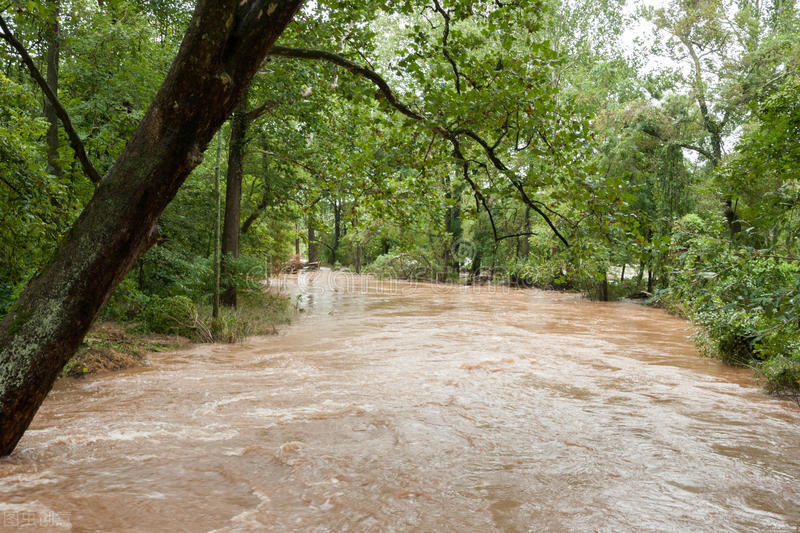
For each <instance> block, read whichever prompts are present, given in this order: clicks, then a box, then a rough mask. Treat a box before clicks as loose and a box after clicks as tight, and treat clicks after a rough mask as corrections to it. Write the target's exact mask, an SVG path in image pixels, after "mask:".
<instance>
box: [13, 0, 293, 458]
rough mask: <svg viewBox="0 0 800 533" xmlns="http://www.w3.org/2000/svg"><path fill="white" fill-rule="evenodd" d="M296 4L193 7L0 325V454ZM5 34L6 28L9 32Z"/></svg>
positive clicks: (144, 243) (153, 237) (151, 236)
mask: <svg viewBox="0 0 800 533" xmlns="http://www.w3.org/2000/svg"><path fill="white" fill-rule="evenodd" d="M301 4H302V0H272V1H266V0H245V1H239V0H236V1H233V0H218V1H214V2H212V1H210V0H200V1H199V2H198V4H197V6H196V8H195V11H194V14H193V16H192V20H191V22H190V24H189V27H188V29H187V31H186V34H185V36H184V39H183V43H182V45H181V48H180V50H179V52H178V55H177V57H176V58H175V60H174V62H173V64H172V67H171V68H170V71H169V74H168V75H167V77H166V79H165V80H164V83H163V84H162V86H161V88H160V89H159V91H158V93H157V94H156V96H155V97H154V99H153V101H152V103H151V105H150V107H149V109H148V111H147V113H146V114H145V116H144V118H143V119H142V121H141V123H140V124H139V126H138V127H137V128H136V131H135V132H134V134H133V136H132V137H131V139H130V140H129V142H128V144H127V145H126V147H125V149H124V151H123V152H122V154H121V155H120V156H119V158H118V159H117V161H116V162H115V163H114V165H113V167H112V168H111V169H110V170H109V171H108V173H107V174H106V175H105V176H104V177H103V179H102V180H101V181H100V183H99V184H98V187H97V189H96V191H95V193H94V196H93V197H92V200H91V201H90V203H89V204H88V205H87V206H86V208H85V209H84V211H83V212H82V213H81V215H80V217H79V218H78V220H77V221H76V222H75V223H74V225H73V226H72V228H71V229H70V231H69V233H68V234H67V235H66V236H65V238H64V239H63V240H62V242H61V243H60V245H59V247H58V249H57V251H56V253H55V254H54V256H53V258H52V260H51V262H50V263H49V265H47V266H46V267H45V268H43V269H42V271H41V272H40V273H39V275H38V276H36V277H35V278H34V279H33V280H32V281H31V282H30V283H29V284H28V286H27V287H26V289H25V290H24V291H23V292H22V294H21V295H20V298H19V299H18V300H17V302H16V303H15V304H14V306H13V307H12V308H11V310H10V311H9V313H8V314H7V315H6V316H5V318H4V319H3V321H2V322H0V346H2V348H0V455H7V454H9V453H11V451H12V450H13V449H14V448H15V447H16V445H17V443H18V442H19V439H20V438H21V437H22V434H23V433H24V432H25V430H26V429H27V427H28V425H29V424H30V422H31V420H32V419H33V416H34V415H35V413H36V411H37V410H38V408H39V406H40V405H41V403H42V401H43V400H44V398H45V396H46V395H47V393H48V392H49V390H50V388H51V387H52V385H53V382H54V381H55V379H56V377H57V376H58V373H59V372H60V370H61V368H62V367H63V366H64V364H66V362H67V361H68V360H69V358H70V357H71V356H72V354H73V353H74V352H75V350H76V349H77V347H78V346H79V344H80V342H81V340H82V339H83V337H84V335H85V334H86V331H87V330H88V328H89V326H90V325H91V323H92V321H93V320H94V318H95V317H96V316H97V313H98V312H99V310H100V309H101V307H102V306H103V304H104V303H105V302H106V301H107V299H108V297H109V295H110V293H111V291H112V290H113V289H114V288H115V287H116V286H117V285H118V284H119V282H120V281H121V280H122V278H123V276H124V275H125V274H126V273H127V272H128V270H130V268H131V267H132V266H133V264H134V263H135V261H136V260H137V259H138V258H139V257H141V255H142V254H143V253H144V252H145V251H146V250H147V249H148V248H149V247H151V246H152V245H153V244H154V243H155V242H156V241H157V240H158V238H159V233H158V229H157V226H156V222H157V220H158V217H159V215H160V214H161V212H162V211H163V210H164V208H165V207H166V205H167V204H168V203H169V201H170V200H171V199H172V198H173V196H174V195H175V193H176V192H177V190H178V188H179V187H180V185H181V183H183V181H184V180H185V179H186V177H187V176H188V175H189V173H190V172H191V171H192V169H193V168H195V167H196V166H197V165H198V164H199V163H200V161H201V160H202V157H203V152H204V150H205V148H206V146H207V145H208V143H209V141H210V140H211V138H212V137H213V135H214V133H215V132H216V131H217V129H219V127H220V126H221V125H222V123H223V122H224V121H225V120H226V119H227V117H228V116H229V115H230V114H231V112H232V111H233V110H234V109H235V107H236V106H237V105H238V103H239V101H240V100H241V98H242V97H243V95H244V93H245V90H246V89H247V86H248V85H249V83H250V81H251V79H252V78H253V76H254V75H255V73H256V71H257V70H258V69H259V68H260V67H261V64H262V62H263V59H264V57H265V56H266V54H267V51H268V50H269V48H270V47H271V46H272V45H273V43H274V42H275V40H276V39H277V38H278V37H279V36H280V35H281V33H282V32H283V30H284V29H285V27H286V26H287V24H288V23H289V22H290V21H291V20H292V19H293V17H294V15H295V13H296V11H297V10H298V9H299V7H300V5H301ZM4 31H5V28H4Z"/></svg>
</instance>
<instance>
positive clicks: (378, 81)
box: [269, 46, 569, 247]
mask: <svg viewBox="0 0 800 533" xmlns="http://www.w3.org/2000/svg"><path fill="white" fill-rule="evenodd" d="M269 54H270V55H273V56H280V57H288V58H294V59H306V60H317V61H327V62H329V63H333V64H334V65H338V66H340V67H342V68H345V69H347V70H349V71H350V72H352V73H353V74H357V75H359V76H361V77H363V78H366V79H368V80H370V81H371V82H372V83H374V84H375V86H377V87H378V89H379V90H380V92H381V94H383V96H384V97H385V99H386V101H387V102H388V103H389V104H390V105H391V106H392V107H394V108H395V109H397V110H398V111H400V112H401V113H402V114H404V115H405V116H407V117H409V118H412V119H414V120H417V121H420V122H423V123H425V124H427V125H428V126H429V127H430V128H431V130H432V131H433V132H434V133H436V134H437V135H439V136H440V137H442V138H444V139H446V140H448V141H450V143H451V144H453V147H454V149H455V150H456V151H460V147H459V148H458V149H456V146H457V145H458V142H459V141H458V138H459V137H460V136H466V137H469V138H471V139H472V140H474V141H475V142H477V143H478V144H479V145H480V146H481V148H483V151H484V152H485V153H486V156H487V157H488V158H489V160H490V161H491V162H492V164H493V165H494V167H495V168H496V169H497V170H499V171H500V172H502V173H503V174H504V175H505V176H506V177H507V178H508V179H509V180H510V181H511V183H512V185H513V186H514V188H515V189H517V191H518V192H519V194H520V198H521V199H522V201H523V203H525V204H526V205H527V206H528V207H530V208H531V209H533V210H534V211H535V212H536V213H537V214H539V216H541V217H542V218H543V219H544V221H545V222H546V223H547V225H548V226H549V227H550V229H551V230H552V231H553V233H554V234H555V235H556V236H557V237H558V238H559V239H560V240H561V242H563V243H564V245H565V246H567V247H568V246H569V242H568V241H567V239H566V238H565V237H564V236H563V235H562V234H561V232H560V231H558V229H557V228H556V226H555V224H553V221H552V220H551V219H550V217H549V216H548V215H547V213H545V212H544V211H543V210H542V209H541V208H539V206H538V205H536V202H534V201H533V200H531V198H530V197H529V196H528V194H527V193H526V192H525V189H524V187H523V186H522V183H521V182H520V180H519V179H518V177H517V176H515V175H514V174H513V172H512V171H511V169H509V168H508V167H507V166H506V165H505V163H503V161H502V160H501V159H500V158H499V157H498V156H497V153H496V152H495V148H494V147H492V146H490V145H489V143H488V142H486V140H484V139H483V138H482V137H481V136H480V135H478V134H477V133H475V132H474V131H473V130H470V129H466V128H462V129H458V130H453V131H451V130H449V129H448V128H446V127H443V126H440V125H438V124H435V123H434V122H433V121H431V120H430V119H428V118H427V117H426V116H425V115H423V114H421V113H419V112H417V111H414V110H413V109H411V108H410V107H408V106H407V105H406V104H404V103H403V102H401V101H400V100H399V99H398V98H397V96H396V95H395V94H394V91H392V89H391V87H390V86H389V84H388V83H387V82H386V80H384V79H383V77H381V75H380V74H378V73H377V72H375V71H374V70H371V69H369V68H366V67H364V66H362V65H359V64H358V63H354V62H353V61H350V60H349V59H347V58H345V57H343V56H341V55H339V54H334V53H333V52H328V51H325V50H313V49H307V48H289V47H285V46H273V47H272V50H270V52H269ZM461 159H462V160H463V156H462V157H461ZM467 181H468V183H470V185H471V186H472V187H473V190H475V191H476V192H479V188H477V185H476V184H474V182H471V180H469V179H468V180H467ZM476 188H477V190H476ZM482 196H483V195H482V194H481V197H482ZM476 198H478V197H477V196H476ZM479 199H480V198H479ZM482 203H483V204H484V207H485V208H486V209H487V212H488V206H486V204H485V201H484V202H482ZM489 216H490V219H491V213H490V215H489ZM493 222H494V221H493V220H492V223H493ZM493 229H494V228H493ZM495 236H497V233H496V231H495Z"/></svg>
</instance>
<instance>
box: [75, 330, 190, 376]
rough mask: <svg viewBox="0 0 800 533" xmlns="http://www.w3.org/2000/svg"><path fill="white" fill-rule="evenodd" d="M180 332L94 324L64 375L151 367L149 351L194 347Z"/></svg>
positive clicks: (81, 374) (168, 350) (83, 374)
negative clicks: (160, 332) (164, 333)
mask: <svg viewBox="0 0 800 533" xmlns="http://www.w3.org/2000/svg"><path fill="white" fill-rule="evenodd" d="M192 344H193V343H192V341H191V340H189V339H187V338H186V337H182V336H180V335H160V334H155V333H145V332H142V331H137V330H136V326H135V325H134V324H120V323H117V322H108V321H106V322H99V323H97V324H95V325H94V326H92V329H91V330H89V333H88V334H87V335H86V338H85V339H84V340H83V344H82V345H81V347H80V348H79V349H78V352H77V353H76V354H75V355H74V356H73V357H72V359H70V361H69V362H68V363H67V365H66V366H65V367H64V369H63V370H62V371H61V375H62V376H64V377H71V378H80V377H83V376H85V375H87V374H95V373H97V372H108V371H115V370H124V369H126V368H135V367H139V366H147V365H148V360H147V354H148V353H154V352H172V351H177V350H182V349H185V348H188V347H190V346H192Z"/></svg>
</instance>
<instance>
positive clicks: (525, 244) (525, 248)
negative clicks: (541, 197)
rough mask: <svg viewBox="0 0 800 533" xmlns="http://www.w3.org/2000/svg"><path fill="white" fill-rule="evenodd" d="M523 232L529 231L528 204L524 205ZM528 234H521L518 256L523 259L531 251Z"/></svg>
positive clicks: (529, 213) (529, 215)
mask: <svg viewBox="0 0 800 533" xmlns="http://www.w3.org/2000/svg"><path fill="white" fill-rule="evenodd" d="M524 228H525V229H524V230H523V231H524V232H525V233H530V232H531V208H530V206H527V205H526V206H525V226H524ZM530 238H531V236H530V235H523V236H522V246H521V248H520V251H519V255H520V257H522V258H523V259H527V258H528V256H529V255H530V253H531V243H530Z"/></svg>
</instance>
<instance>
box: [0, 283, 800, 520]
mask: <svg viewBox="0 0 800 533" xmlns="http://www.w3.org/2000/svg"><path fill="white" fill-rule="evenodd" d="M368 282H369V280H368V278H356V277H350V278H345V277H344V275H341V276H339V275H336V276H332V275H331V274H325V273H323V274H318V275H316V277H313V278H312V277H308V276H301V278H300V280H299V282H297V283H296V284H294V285H293V288H290V290H294V291H296V292H297V291H299V293H300V296H299V298H300V302H301V304H302V306H303V307H304V308H305V313H303V314H302V315H301V316H300V318H299V319H298V320H296V322H295V323H294V324H293V325H292V326H290V327H288V328H286V329H284V330H283V331H282V332H281V333H280V335H278V336H271V337H260V338H252V339H250V340H248V341H247V342H246V343H244V344H242V345H200V346H197V347H195V348H193V349H190V350H188V351H183V352H179V353H172V354H157V355H153V356H152V358H151V359H152V363H153V364H152V366H151V367H149V368H144V369H138V370H130V371H124V372H118V373H114V374H108V375H101V376H96V377H90V378H87V379H84V380H69V379H65V380H61V381H59V382H58V383H57V385H56V387H55V389H54V390H53V392H52V393H51V394H50V396H49V397H48V399H47V401H46V402H45V404H44V406H43V407H42V409H41V410H40V412H39V413H38V415H37V416H36V419H35V420H34V422H33V425H32V426H31V429H30V430H29V431H28V432H27V433H26V434H25V436H24V437H23V439H22V441H21V442H20V444H19V446H18V448H17V450H16V451H15V452H14V454H12V455H11V456H10V457H9V458H6V459H3V460H2V461H0V520H2V522H0V530H2V529H3V528H4V527H5V528H21V527H23V526H24V527H30V528H31V529H34V528H38V527H45V528H49V529H53V530H58V529H64V528H68V527H71V528H72V529H74V530H75V531H123V530H124V531H143V532H150V531H170V532H173V531H192V532H194V531H345V530H347V531H565V530H578V531H619V530H627V531H630V530H649V531H656V530H657V531H674V530H683V531H715V532H716V531H744V530H761V531H767V530H769V531H797V528H798V526H800V483H798V478H800V431H799V430H800V410H799V409H798V407H797V406H796V405H794V404H792V403H789V402H786V401H781V400H778V399H775V398H770V397H768V396H765V395H764V394H763V393H762V392H761V390H760V389H759V387H758V384H757V383H756V382H755V381H754V380H753V378H752V377H751V375H750V373H749V372H748V371H746V370H737V369H732V368H728V367H724V366H722V365H721V364H719V363H717V362H715V361H712V360H708V359H701V358H698V357H697V355H696V353H695V350H694V348H693V346H692V343H691V342H690V341H689V340H687V335H688V334H689V333H690V331H689V327H688V326H687V324H686V323H685V322H683V321H681V320H678V319H676V318H673V317H670V316H668V315H667V314H665V313H663V312H662V311H659V310H656V309H648V308H645V307H642V306H639V305H635V304H629V303H612V304H604V303H592V302H588V301H585V300H582V299H581V298H580V297H578V296H575V295H566V294H556V293H549V292H541V291H535V290H507V289H493V290H492V289H488V288H485V287H484V288H481V289H478V288H474V289H464V288H459V287H452V286H450V287H448V286H441V285H439V286H431V285H424V284H420V285H408V284H390V283H388V282H383V283H381V284H379V283H378V282H376V281H374V280H373V281H371V282H369V284H368ZM15 524H16V525H15Z"/></svg>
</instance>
